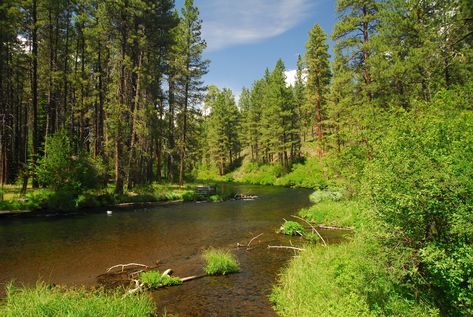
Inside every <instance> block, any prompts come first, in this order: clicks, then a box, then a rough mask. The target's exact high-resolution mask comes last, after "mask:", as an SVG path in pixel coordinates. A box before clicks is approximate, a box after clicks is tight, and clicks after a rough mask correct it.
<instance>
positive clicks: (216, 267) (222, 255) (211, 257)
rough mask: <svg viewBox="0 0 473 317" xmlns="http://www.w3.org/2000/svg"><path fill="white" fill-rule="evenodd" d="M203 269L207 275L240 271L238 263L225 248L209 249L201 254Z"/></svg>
mask: <svg viewBox="0 0 473 317" xmlns="http://www.w3.org/2000/svg"><path fill="white" fill-rule="evenodd" d="M202 257H203V258H204V261H205V266H204V271H205V273H207V274H209V275H226V274H231V273H236V272H239V271H240V264H239V263H238V261H237V259H236V258H235V256H234V255H233V254H231V253H230V252H229V251H226V250H220V249H209V250H206V251H204V254H203V255H202Z"/></svg>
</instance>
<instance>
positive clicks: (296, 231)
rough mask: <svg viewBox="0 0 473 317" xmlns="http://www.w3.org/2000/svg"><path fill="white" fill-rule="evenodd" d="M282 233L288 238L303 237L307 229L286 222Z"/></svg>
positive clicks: (296, 223) (292, 222) (295, 223)
mask: <svg viewBox="0 0 473 317" xmlns="http://www.w3.org/2000/svg"><path fill="white" fill-rule="evenodd" d="M281 232H282V233H284V234H286V235H288V236H297V235H300V236H303V235H304V232H305V229H304V227H303V226H302V225H301V224H300V223H298V222H295V221H286V222H284V223H283V225H282V226H281Z"/></svg>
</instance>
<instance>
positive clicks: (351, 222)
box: [270, 195, 439, 317]
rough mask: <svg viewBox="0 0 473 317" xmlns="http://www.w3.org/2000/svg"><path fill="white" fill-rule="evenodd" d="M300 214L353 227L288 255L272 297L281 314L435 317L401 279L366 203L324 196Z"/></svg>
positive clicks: (435, 310)
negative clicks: (331, 241) (335, 240)
mask: <svg viewBox="0 0 473 317" xmlns="http://www.w3.org/2000/svg"><path fill="white" fill-rule="evenodd" d="M319 196H320V195H319ZM299 215H300V216H301V217H304V218H305V219H307V220H308V221H310V222H312V223H314V224H317V225H319V224H320V225H325V226H339V227H349V228H351V229H353V231H352V234H350V236H347V240H346V241H345V242H343V243H340V244H335V245H329V246H323V245H321V244H317V245H314V244H308V245H307V246H306V247H305V248H304V250H303V251H301V252H299V253H298V254H297V257H294V258H293V259H291V261H290V262H289V265H288V266H287V267H286V268H285V269H284V270H283V271H282V273H281V274H280V275H279V280H278V282H277V284H276V285H275V287H274V288H273V291H272V293H271V296H270V298H271V301H272V303H273V305H274V309H275V310H276V312H277V313H278V314H279V315H280V316H287V317H289V316H301V317H305V316H307V317H308V316H340V317H342V316H343V317H347V316H353V317H355V316H412V317H419V316H439V311H438V310H437V309H435V308H433V307H432V306H431V305H429V304H427V301H418V300H416V298H415V296H414V295H413V294H412V293H411V292H412V289H410V288H409V287H408V286H407V285H406V284H405V283H404V282H402V281H403V279H404V278H405V277H406V275H405V274H406V272H403V270H402V268H401V267H398V266H397V263H396V262H395V261H394V260H396V259H397V260H400V259H399V258H396V256H393V254H392V250H389V249H387V248H386V247H385V246H384V245H383V243H382V241H381V240H380V238H381V237H383V235H382V234H380V231H382V230H384V228H382V225H381V224H380V223H375V221H374V218H373V214H372V210H370V208H369V205H368V204H367V203H366V202H365V201H363V200H359V199H358V200H354V199H346V198H341V199H339V200H337V201H334V200H332V199H322V200H319V201H318V202H317V203H316V204H314V205H313V206H311V207H309V208H304V209H301V210H300V211H299ZM387 237H388V235H387V234H385V235H384V238H387ZM417 295H419V294H417Z"/></svg>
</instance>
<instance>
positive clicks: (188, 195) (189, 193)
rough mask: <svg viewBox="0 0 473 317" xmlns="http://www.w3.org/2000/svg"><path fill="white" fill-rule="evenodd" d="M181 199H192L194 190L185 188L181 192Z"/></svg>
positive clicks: (193, 198)
mask: <svg viewBox="0 0 473 317" xmlns="http://www.w3.org/2000/svg"><path fill="white" fill-rule="evenodd" d="M182 200H184V201H193V200H195V191H193V190H192V191H190V190H187V191H185V192H184V193H183V194H182Z"/></svg>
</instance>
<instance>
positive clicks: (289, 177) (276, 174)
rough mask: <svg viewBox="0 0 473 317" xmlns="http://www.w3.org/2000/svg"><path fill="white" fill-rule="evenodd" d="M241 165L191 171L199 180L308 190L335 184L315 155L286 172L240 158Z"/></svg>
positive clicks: (281, 167)
mask: <svg viewBox="0 0 473 317" xmlns="http://www.w3.org/2000/svg"><path fill="white" fill-rule="evenodd" d="M242 161H243V162H242V165H241V166H239V167H237V168H236V169H234V170H232V171H229V172H228V173H227V174H225V175H219V173H218V169H217V168H215V167H204V166H201V167H200V168H199V169H197V170H196V171H195V172H194V177H195V178H196V179H199V180H202V181H213V182H233V183H240V184H252V185H273V186H283V187H294V188H307V189H314V190H320V189H326V188H329V187H338V186H339V185H340V184H339V183H340V181H339V180H336V181H334V180H335V178H332V177H331V175H330V174H329V170H328V168H327V167H325V166H324V165H323V163H322V162H321V161H320V160H319V159H318V158H309V159H307V160H305V161H303V162H300V163H296V164H293V165H292V166H291V168H290V170H289V171H285V170H284V168H283V166H281V165H280V164H258V163H252V162H250V161H249V158H246V157H245V158H243V160H242Z"/></svg>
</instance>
